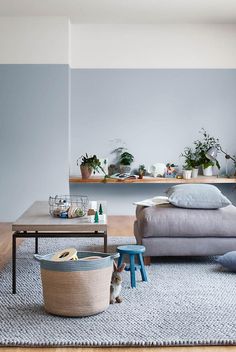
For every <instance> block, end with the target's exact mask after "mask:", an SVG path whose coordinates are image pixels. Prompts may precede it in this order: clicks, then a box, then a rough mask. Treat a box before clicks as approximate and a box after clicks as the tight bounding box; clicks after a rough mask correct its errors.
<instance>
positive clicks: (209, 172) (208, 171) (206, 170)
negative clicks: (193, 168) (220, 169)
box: [202, 165, 213, 176]
mask: <svg viewBox="0 0 236 352" xmlns="http://www.w3.org/2000/svg"><path fill="white" fill-rule="evenodd" d="M202 171H203V175H204V176H212V175H213V167H212V166H208V167H206V168H204V166H203V165H202Z"/></svg>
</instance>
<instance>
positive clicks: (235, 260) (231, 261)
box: [216, 251, 236, 272]
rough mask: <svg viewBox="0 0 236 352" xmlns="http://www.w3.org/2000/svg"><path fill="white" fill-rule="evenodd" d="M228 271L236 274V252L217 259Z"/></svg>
mask: <svg viewBox="0 0 236 352" xmlns="http://www.w3.org/2000/svg"><path fill="white" fill-rule="evenodd" d="M216 261H217V262H218V263H220V264H221V265H222V266H223V267H225V268H226V269H229V270H231V271H235V272H236V251H233V252H228V253H226V254H224V255H221V256H220V257H218V258H217V259H216Z"/></svg>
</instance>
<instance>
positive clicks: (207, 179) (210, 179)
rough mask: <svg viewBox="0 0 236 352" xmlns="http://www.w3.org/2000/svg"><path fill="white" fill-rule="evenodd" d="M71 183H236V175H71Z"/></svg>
mask: <svg viewBox="0 0 236 352" xmlns="http://www.w3.org/2000/svg"><path fill="white" fill-rule="evenodd" d="M69 182H70V183H82V184H86V183H111V184H133V183H134V184H138V183H141V184H152V183H155V184H156V183H157V184H158V183H160V184H162V183H164V184H165V183H167V184H168V183H174V184H178V183H210V184H218V183H219V184H220V183H236V177H221V176H220V177H217V176H198V177H196V178H191V179H189V180H185V179H183V178H181V179H178V178H165V177H144V178H143V179H141V180H140V179H138V178H136V179H125V180H120V179H114V178H106V179H104V177H99V176H91V177H90V178H88V179H82V178H81V177H79V176H70V179H69Z"/></svg>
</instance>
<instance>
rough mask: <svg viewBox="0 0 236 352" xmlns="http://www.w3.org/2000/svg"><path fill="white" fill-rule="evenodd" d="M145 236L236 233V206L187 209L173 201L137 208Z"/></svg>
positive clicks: (214, 235)
mask: <svg viewBox="0 0 236 352" xmlns="http://www.w3.org/2000/svg"><path fill="white" fill-rule="evenodd" d="M136 216H137V222H138V224H137V226H138V231H139V232H140V234H141V236H142V237H158V236H160V237H165V236H169V237H173V236H176V237H202V236H205V237H236V207H234V206H233V205H229V206H228V207H225V208H221V209H217V210H205V209H185V208H177V207H175V206H173V205H165V206H153V207H141V206H138V207H137V210H136Z"/></svg>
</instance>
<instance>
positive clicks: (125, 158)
mask: <svg viewBox="0 0 236 352" xmlns="http://www.w3.org/2000/svg"><path fill="white" fill-rule="evenodd" d="M133 161H134V156H133V155H132V154H130V153H129V152H123V153H122V154H121V155H120V160H119V163H120V164H121V165H131V164H132V162H133Z"/></svg>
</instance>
